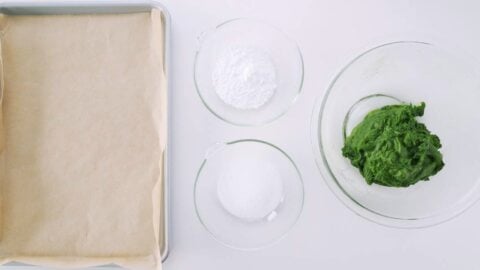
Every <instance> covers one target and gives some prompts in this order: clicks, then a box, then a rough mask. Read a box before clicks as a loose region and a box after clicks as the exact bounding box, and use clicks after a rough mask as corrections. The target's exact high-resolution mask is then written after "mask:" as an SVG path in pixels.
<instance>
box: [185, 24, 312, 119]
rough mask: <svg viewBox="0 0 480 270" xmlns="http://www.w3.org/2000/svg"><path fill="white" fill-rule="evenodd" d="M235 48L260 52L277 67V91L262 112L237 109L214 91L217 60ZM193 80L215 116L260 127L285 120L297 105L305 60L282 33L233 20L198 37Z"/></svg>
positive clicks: (294, 44)
mask: <svg viewBox="0 0 480 270" xmlns="http://www.w3.org/2000/svg"><path fill="white" fill-rule="evenodd" d="M232 47H235V48H247V49H255V50H260V51H262V52H264V53H265V54H266V55H268V57H269V59H270V60H271V63H272V65H273V66H274V67H275V73H276V80H277V83H276V85H277V87H276V89H275V92H274V94H273V96H272V97H271V98H270V99H269V100H268V101H267V102H266V103H265V104H264V105H263V106H261V107H259V108H255V109H238V108H235V107H233V106H231V105H229V104H227V103H225V102H224V101H223V100H222V99H221V98H219V96H218V95H217V93H216V91H215V88H214V84H213V81H212V74H213V72H214V71H215V66H216V64H217V61H218V58H220V57H221V55H222V54H223V53H224V52H225V51H228V50H229V48H232ZM194 79H195V86H196V89H197V92H198V94H199V96H200V98H201V99H202V101H203V103H204V104H205V106H206V107H207V108H208V110H210V111H211V112H212V113H213V114H214V115H215V116H217V117H219V118H220V119H222V120H225V121H227V122H229V123H231V124H235V125H240V126H258V125H262V124H266V123H268V122H271V121H273V120H275V119H277V118H278V117H280V116H282V115H283V114H284V113H286V112H287V111H288V109H289V108H290V106H291V105H292V104H293V103H294V101H295V100H296V98H297V96H298V94H299V93H300V91H301V89H302V84H303V59H302V55H301V53H300V49H299V48H298V45H297V44H296V43H295V42H294V41H293V40H292V39H290V38H289V37H287V36H286V35H285V34H284V33H283V32H282V31H280V30H279V29H277V28H275V27H273V26H270V25H268V24H266V23H263V22H260V21H257V20H253V19H234V20H230V21H227V22H225V23H222V24H220V25H219V26H217V27H216V28H215V29H214V30H213V31H208V32H205V33H203V34H202V35H201V36H200V37H199V47H198V49H197V53H196V56H195V72H194Z"/></svg>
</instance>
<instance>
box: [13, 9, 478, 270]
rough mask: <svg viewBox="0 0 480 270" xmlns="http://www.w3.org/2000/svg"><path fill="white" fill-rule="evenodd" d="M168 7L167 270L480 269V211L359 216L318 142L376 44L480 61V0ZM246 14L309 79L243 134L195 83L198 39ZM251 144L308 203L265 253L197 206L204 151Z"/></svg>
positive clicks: (244, 130)
mask: <svg viewBox="0 0 480 270" xmlns="http://www.w3.org/2000/svg"><path fill="white" fill-rule="evenodd" d="M163 3H164V4H165V6H166V7H167V8H168V10H169V11H170V13H171V16H172V36H171V38H172V40H171V44H172V65H171V69H170V72H171V75H172V80H171V82H170V83H171V93H172V101H173V102H172V138H171V140H172V147H171V149H170V151H171V152H170V153H171V154H172V165H173V166H172V168H171V177H172V179H171V180H172V181H171V190H172V196H171V202H172V211H171V219H172V226H171V234H170V235H171V239H170V240H171V241H170V243H171V246H170V249H171V250H170V255H169V258H168V259H167V261H166V262H165V264H164V269H166V270H194V269H195V270H203V269H205V270H206V269H209V270H236V269H239V270H240V269H241V270H246V269H249V270H250V269H252V270H255V269H259V270H260V269H261V270H267V269H275V270H282V269H285V270H286V269H299V270H300V269H301V270H309V269H315V270H318V269H335V270H336V269H358V270H363V269H368V270H376V269H379V270H380V269H381V270H383V269H388V270H396V269H402V270H403V269H455V270H462V269H479V268H480V230H479V229H480V205H479V204H477V205H475V206H474V207H472V208H471V209H469V210H468V211H467V212H465V213H464V214H462V215H460V216H459V217H457V218H455V219H453V220H451V221H448V222H446V223H443V224H441V225H437V226H435V227H430V228H426V229H416V230H401V229H393V228H387V227H383V226H380V225H377V224H375V223H372V222H370V221H367V220H364V219H363V218H361V217H359V216H357V215H355V214H354V213H353V212H351V211H350V210H349V209H347V208H346V207H345V206H344V205H343V204H342V203H341V202H340V201H339V200H338V199H337V198H336V197H335V196H334V195H333V194H332V193H331V192H330V190H329V189H328V187H327V185H326V183H325V182H324V180H323V179H322V177H321V175H320V173H319V170H318V168H317V166H316V164H315V156H314V152H313V149H312V146H311V143H310V141H311V138H310V137H311V136H310V128H311V114H312V110H313V108H314V106H315V104H316V100H317V99H318V98H321V97H322V95H323V94H324V92H325V90H326V88H327V86H328V84H329V83H330V81H331V80H332V79H333V77H334V76H335V75H336V73H338V71H339V70H340V69H341V68H342V67H343V66H344V65H345V64H346V63H347V62H348V61H349V60H350V59H352V58H353V57H355V56H356V55H358V54H359V53H361V52H362V51H364V50H366V49H368V48H370V47H373V46H375V45H379V44H382V43H385V42H387V41H395V40H411V39H416V40H419V39H422V38H426V39H430V38H439V39H444V40H449V41H451V42H453V43H455V44H457V45H458V46H459V47H461V48H462V49H464V50H465V51H466V52H468V53H470V54H471V55H473V56H475V57H477V58H479V59H480V37H479V35H480V33H479V31H478V30H479V29H480V1H475V0H472V1H454V0H451V1H435V0H417V1H413V0H411V1H407V0H397V1H393V0H390V1H388V0H384V1H371V0H364V1H354V0H351V1H334V0H330V1H324V0H295V1H294V0H290V1H287V0H257V1H255V0H191V1H187V0H163ZM237 17H252V18H257V19H262V20H264V21H266V22H268V23H270V24H273V25H275V26H278V27H280V28H281V29H282V30H283V31H284V32H286V33H287V34H288V35H289V36H290V37H292V38H293V39H295V40H296V41H297V42H298V44H299V46H300V48H301V50H302V53H303V56H304V61H305V82H304V86H303V91H302V93H301V95H300V97H299V99H298V100H297V103H296V104H295V105H294V106H293V107H292V108H291V109H290V111H288V113H287V114H286V115H284V116H282V117H281V118H280V119H278V120H276V121H274V122H272V123H270V124H268V125H265V126H262V127H258V128H246V127H236V126H233V125H230V124H228V123H225V122H223V121H222V120H220V119H218V118H216V117H215V116H214V115H213V114H211V113H210V112H209V111H208V110H207V109H206V108H205V107H204V105H203V104H202V102H201V101H200V98H199V97H198V95H197V93H196V90H195V86H194V82H193V60H194V55H195V50H196V46H197V36H198V35H199V34H200V33H201V32H202V31H205V30H208V29H211V28H213V27H215V26H216V25H217V24H219V23H221V22H223V21H226V20H228V19H232V18H237ZM472 113H478V112H472ZM245 138H255V139H262V140H267V141H269V142H271V143H273V144H275V145H277V146H279V147H280V148H282V149H284V150H285V151H286V152H287V153H288V154H289V155H290V156H291V157H292V158H293V159H294V161H295V162H296V163H297V165H298V167H299V169H300V171H301V172H302V175H303V178H304V184H305V206H304V210H303V213H302V215H301V216H300V219H299V221H298V223H297V224H296V226H295V227H294V228H293V229H292V230H291V231H290V233H289V234H288V235H287V236H286V237H285V238H284V239H282V240H281V241H280V242H278V243H276V244H275V245H274V246H271V247H269V248H266V249H262V250H259V251H238V250H233V249H230V248H227V247H225V246H223V245H222V244H220V243H218V242H216V241H215V240H214V239H213V238H212V237H211V236H210V235H209V234H208V233H207V231H206V230H205V229H204V228H203V227H202V225H201V224H200V222H199V220H198V218H197V216H196V214H195V210H194V202H193V185H194V181H195V176H196V173H197V170H198V168H199V166H200V163H201V162H202V160H203V157H204V153H205V151H206V149H207V148H208V147H209V146H210V145H212V144H214V143H216V142H224V141H232V140H236V139H245ZM465 143H469V142H465ZM471 143H478V142H471ZM479 169H480V168H479ZM453 180H454V179H452V181H453ZM8 268H10V269H18V268H14V267H8Z"/></svg>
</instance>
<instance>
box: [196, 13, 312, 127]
mask: <svg viewBox="0 0 480 270" xmlns="http://www.w3.org/2000/svg"><path fill="white" fill-rule="evenodd" d="M237 21H251V22H255V23H258V24H263V25H265V26H267V27H269V28H272V29H273V30H275V31H278V32H279V33H280V34H281V35H282V36H283V37H284V38H285V39H286V40H288V41H289V42H291V43H292V44H293V45H294V46H295V49H296V52H297V53H298V56H299V60H300V67H301V70H300V83H299V85H298V89H297V90H296V92H295V95H294V96H293V97H292V99H291V101H290V102H289V103H288V104H287V105H286V106H285V108H283V109H282V111H281V113H279V114H277V115H275V116H274V117H271V118H267V119H265V120H263V121H261V122H259V123H239V122H236V121H232V120H230V119H228V118H227V117H224V116H222V115H221V113H218V112H216V111H215V110H214V109H213V108H212V107H211V106H210V105H209V104H208V102H207V101H206V100H205V98H204V96H203V95H202V90H201V89H200V86H199V85H198V79H197V72H196V70H197V65H198V58H199V55H200V52H201V50H202V45H203V40H204V39H205V38H206V37H207V36H208V35H212V34H214V33H215V32H216V30H217V29H219V28H221V27H223V26H225V25H229V24H230V23H233V22H237ZM197 42H198V43H199V44H198V46H197V48H196V50H195V56H194V64H193V81H194V84H195V90H196V92H197V94H198V96H199V97H200V100H201V101H202V103H203V105H204V106H205V107H206V108H207V109H208V110H209V111H210V112H211V113H212V114H213V115H215V116H216V117H217V118H219V119H221V120H223V121H225V122H227V123H229V124H232V125H235V126H242V127H255V126H263V125H266V124H268V123H270V122H273V121H275V120H277V119H279V118H280V117H282V116H283V115H285V114H286V113H287V112H288V111H289V110H290V109H291V107H292V106H293V104H295V102H296V101H297V99H298V97H299V96H300V93H301V92H302V89H303V83H304V80H305V63H304V60H303V54H302V51H301V50H300V46H299V45H298V43H297V42H296V41H295V40H294V39H292V38H290V36H288V35H287V34H286V33H285V32H284V31H283V30H281V29H280V28H278V27H276V26H274V25H271V24H269V23H266V22H264V21H262V20H259V19H254V18H247V17H239V18H234V19H230V20H227V21H224V22H222V23H220V24H218V25H217V26H215V27H214V28H213V29H210V30H207V31H204V32H202V33H200V35H199V36H198V37H197Z"/></svg>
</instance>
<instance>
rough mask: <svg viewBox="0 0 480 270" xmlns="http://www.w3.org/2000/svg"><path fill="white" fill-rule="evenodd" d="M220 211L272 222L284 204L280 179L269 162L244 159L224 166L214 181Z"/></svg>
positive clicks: (241, 217)
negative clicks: (221, 208)
mask: <svg viewBox="0 0 480 270" xmlns="http://www.w3.org/2000/svg"><path fill="white" fill-rule="evenodd" d="M217 195H218V198H219V200H220V203H221V204H222V206H223V208H224V209H225V210H227V211H228V212H229V213H230V214H232V215H234V216H236V217H237V218H240V219H243V220H245V221H257V220H261V219H264V218H267V219H268V220H270V219H273V218H274V217H275V215H276V212H275V209H276V208H277V207H278V206H279V204H280V203H281V202H282V201H283V197H284V190H283V182H282V177H281V175H280V173H279V172H278V170H277V169H276V168H275V166H273V164H271V163H268V162H267V163H266V162H265V161H264V160H260V159H255V158H253V159H244V160H239V161H238V162H235V163H234V164H231V165H230V166H227V167H226V168H225V169H224V171H223V173H222V174H221V177H220V179H218V182H217Z"/></svg>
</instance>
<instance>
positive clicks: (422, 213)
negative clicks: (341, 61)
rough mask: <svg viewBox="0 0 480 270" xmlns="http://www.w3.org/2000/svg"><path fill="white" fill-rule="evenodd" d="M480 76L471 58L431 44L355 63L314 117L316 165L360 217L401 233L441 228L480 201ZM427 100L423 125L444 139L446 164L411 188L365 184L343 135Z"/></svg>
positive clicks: (406, 45)
mask: <svg viewBox="0 0 480 270" xmlns="http://www.w3.org/2000/svg"><path fill="white" fill-rule="evenodd" d="M448 48H450V47H448ZM479 74H480V73H479V70H478V69H477V65H476V63H474V62H473V61H472V60H471V58H468V57H465V56H464V55H462V54H459V53H458V51H457V50H456V49H447V47H446V46H445V47H444V46H438V45H434V44H431V43H426V42H418V41H399V42H392V43H388V44H384V45H381V46H378V47H375V48H373V49H371V50H368V51H367V52H365V53H363V54H361V55H360V56H358V57H357V58H355V59H354V60H353V61H352V62H350V63H349V64H348V65H347V66H346V67H345V68H344V69H342V71H341V72H340V73H339V74H338V75H337V76H336V77H335V79H334V81H333V82H332V83H331V85H330V87H329V89H328V90H327V92H326V94H325V96H324V97H323V100H322V101H321V103H320V102H319V103H318V106H317V107H316V109H315V110H314V113H313V117H312V140H313V144H314V150H315V151H316V153H317V157H318V158H317V164H318V166H319V168H320V171H321V172H322V175H323V176H324V178H325V180H326V182H327V184H328V186H329V187H330V188H331V190H332V191H333V192H334V193H335V194H336V195H337V197H338V198H340V200H341V201H342V202H343V203H344V204H345V205H347V206H348V207H349V208H350V209H352V210H353V211H355V212H356V213H358V214H359V215H361V216H363V217H365V218H367V219H369V220H372V221H374V222H377V223H379V224H382V225H387V226H392V227H399V228H418V227H427V226H431V225H434V224H438V223H441V222H444V221H446V220H449V219H451V218H453V217H455V216H457V215H458V214H460V213H462V212H463V211H464V210H466V209H467V208H468V207H470V206H471V205H472V204H473V203H474V202H476V201H477V200H478V199H479V197H480V185H479V183H480V170H479V169H478V168H479V167H480V144H479V143H478V138H480V128H479V127H478V125H477V124H476V123H480V114H479V113H476V112H477V111H478V101H479V100H480V89H479V86H480V76H479ZM422 101H424V102H425V103H426V109H425V115H424V116H423V117H420V118H418V120H419V121H420V122H423V123H425V124H426V126H427V128H428V129H429V130H430V131H432V133H434V134H436V135H438V136H439V138H440V140H441V143H442V148H441V149H440V152H441V153H442V154H443V158H444V162H445V167H444V168H443V169H442V170H441V171H440V172H438V173H437V174H436V175H434V176H432V177H430V180H429V181H420V182H418V183H417V184H415V185H412V186H410V187H407V188H392V187H384V186H380V185H376V184H372V185H368V184H367V183H366V182H365V180H364V178H363V177H362V176H361V174H360V172H359V171H358V169H357V168H355V167H353V166H352V165H351V164H350V161H349V160H348V159H346V158H345V157H343V156H342V151H341V149H342V147H343V145H344V140H345V137H346V136H348V134H349V133H350V131H351V130H352V128H353V127H355V126H356V125H357V124H358V123H359V122H360V121H361V120H362V119H363V118H364V117H365V115H366V114H367V113H368V112H369V111H371V110H373V109H377V108H380V107H383V106H385V105H391V104H398V103H413V104H419V103H420V102H422Z"/></svg>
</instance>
